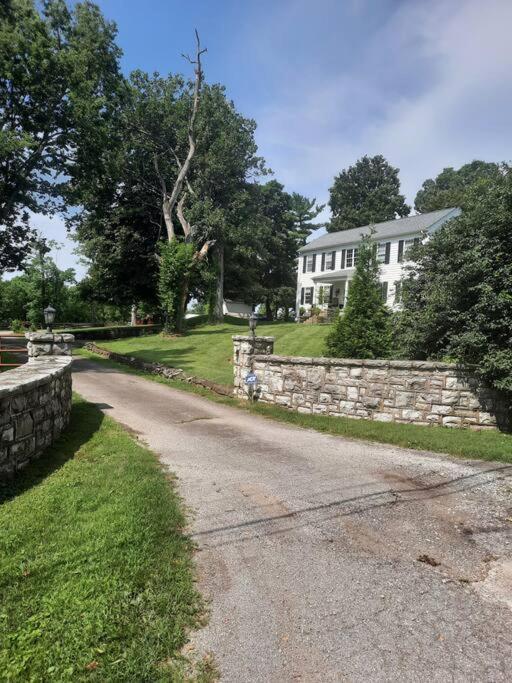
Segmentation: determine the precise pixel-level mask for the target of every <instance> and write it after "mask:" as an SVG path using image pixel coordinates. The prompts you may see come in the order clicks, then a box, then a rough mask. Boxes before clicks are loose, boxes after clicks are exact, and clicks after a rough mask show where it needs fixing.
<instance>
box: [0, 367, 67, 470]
mask: <svg viewBox="0 0 512 683" xmlns="http://www.w3.org/2000/svg"><path fill="white" fill-rule="evenodd" d="M70 412H71V358H69V357H66V356H41V357H34V358H32V360H31V361H30V362H29V363H26V364H25V365H22V366H20V367H19V368H16V369H15V370H9V371H8V372H4V373H2V374H1V375H0V479H4V478H6V477H9V476H12V475H14V474H15V473H16V471H18V470H20V469H22V468H23V467H25V466H26V465H28V464H29V462H30V461H31V460H34V459H35V458H37V457H38V456H39V455H40V454H41V453H42V452H43V450H44V449H45V448H47V447H48V446H49V445H50V444H51V443H52V442H53V441H54V440H55V439H56V438H57V437H58V436H59V435H60V433H61V431H62V430H63V429H64V427H65V426H66V425H67V424H68V422H69V416H70Z"/></svg>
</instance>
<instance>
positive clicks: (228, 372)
mask: <svg viewBox="0 0 512 683" xmlns="http://www.w3.org/2000/svg"><path fill="white" fill-rule="evenodd" d="M328 330H329V326H327V325H297V323H260V324H259V325H258V334H260V335H269V336H273V337H275V338H276V343H275V347H274V352H275V353H278V354H281V355H284V356H321V355H322V354H323V346H324V340H325V336H326V334H327V332H328ZM246 332H248V329H247V326H246V325H245V324H244V325H240V324H233V323H224V324H223V325H203V326H202V327H198V328H197V329H192V330H190V331H189V332H187V334H186V335H185V336H183V337H175V338H169V337H164V336H163V335H151V336H147V337H137V338H131V339H119V340H118V341H111V342H101V346H103V347H105V348H108V349H110V350H111V351H116V352H117V353H125V354H129V355H131V356H136V357H138V358H142V359H143V360H146V361H153V362H158V363H164V364H167V365H172V366H173V367H177V368H182V369H183V370H185V371H186V372H190V373H191V374H193V375H197V376H198V377H204V378H205V379H209V380H211V381H212V382H218V383H219V384H231V383H232V381H233V369H232V356H233V342H232V340H231V336H232V335H233V334H245V333H246Z"/></svg>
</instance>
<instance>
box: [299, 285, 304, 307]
mask: <svg viewBox="0 0 512 683" xmlns="http://www.w3.org/2000/svg"><path fill="white" fill-rule="evenodd" d="M300 303H301V305H302V304H303V303H304V287H301V288H300Z"/></svg>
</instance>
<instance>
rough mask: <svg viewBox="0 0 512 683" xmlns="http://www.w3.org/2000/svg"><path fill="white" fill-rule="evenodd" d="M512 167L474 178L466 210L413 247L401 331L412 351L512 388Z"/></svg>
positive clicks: (505, 388)
mask: <svg viewBox="0 0 512 683" xmlns="http://www.w3.org/2000/svg"><path fill="white" fill-rule="evenodd" d="M511 244H512V172H511V169H510V167H509V166H506V165H503V166H502V167H501V173H500V174H499V175H498V176H497V177H496V178H492V179H491V178H488V179H484V180H481V181H480V182H478V183H476V184H474V185H473V186H472V187H471V188H470V189H469V190H468V191H467V193H466V197H465V202H464V211H463V213H462V215H461V216H459V217H458V218H455V219H453V220H451V221H449V222H448V223H446V224H445V225H443V226H442V228H441V229H440V230H439V231H437V232H436V233H435V234H434V235H433V236H432V237H431V239H430V240H429V241H428V242H427V243H425V244H424V245H418V246H417V247H415V248H414V251H413V252H412V253H411V256H412V258H413V259H414V261H415V262H416V265H415V266H412V267H411V269H410V272H409V275H408V277H407V279H406V280H405V281H404V288H403V291H404V297H403V306H404V309H403V312H402V314H401V315H400V325H399V336H400V340H401V343H402V345H403V348H404V351H405V353H406V354H408V355H409V357H413V358H425V357H429V358H443V357H445V356H449V357H451V358H453V359H455V360H457V361H458V362H459V363H461V364H462V365H464V366H467V367H468V368H471V369H473V370H474V371H475V372H476V373H477V375H478V376H479V377H480V378H481V380H482V381H483V382H485V383H486V384H489V385H491V386H492V387H494V388H496V389H498V390H501V391H504V392H508V394H509V395H510V394H512V250H511Z"/></svg>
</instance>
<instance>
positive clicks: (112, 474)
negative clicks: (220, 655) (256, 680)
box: [0, 397, 208, 681]
mask: <svg viewBox="0 0 512 683" xmlns="http://www.w3.org/2000/svg"><path fill="white" fill-rule="evenodd" d="M0 496H1V498H0V501H1V504H0V529H1V531H0V671H2V680H7V681H82V680H87V681H90V680H93V681H160V680H161V681H169V680H173V681H175V680H181V675H180V673H179V671H181V670H182V668H183V666H185V665H184V664H183V660H180V659H179V658H178V660H176V659H174V660H173V658H175V656H176V654H177V653H178V652H179V651H180V649H181V648H182V646H183V645H184V644H185V643H186V641H187V632H188V631H189V630H190V629H191V628H193V627H195V626H197V625H198V624H199V623H200V622H201V620H202V618H203V617H202V604H201V599H200V596H199V595H198V593H197V591H196V588H195V585H194V577H193V565H192V550H193V548H192V544H191V542H190V540H188V538H187V537H186V536H185V535H184V533H183V531H182V529H183V527H184V525H185V518H184V515H183V511H182V506H181V502H180V500H179V497H178V495H177V493H176V491H175V490H174V487H173V484H172V482H171V481H170V479H169V477H168V476H167V475H166V474H165V473H164V471H163V469H162V467H161V466H160V465H159V463H158V461H157V460H156V457H155V455H154V454H153V453H151V452H150V451H148V450H147V449H145V448H143V447H141V446H140V445H139V444H138V443H136V442H135V441H134V440H133V439H132V438H131V437H130V436H129V435H128V433H127V432H126V431H124V429H123V428H122V427H121V426H120V425H118V424H117V423H115V422H114V421H113V420H111V419H109V418H107V417H103V416H102V414H101V412H100V411H99V410H98V409H97V408H96V407H95V406H93V405H91V404H88V403H86V402H85V401H83V400H81V399H80V398H76V397H75V400H74V404H73V410H72V418H71V423H70V425H69V427H68V429H67V430H66V431H65V433H64V434H63V436H62V437H61V438H60V439H59V441H58V442H57V443H56V444H55V445H54V446H53V447H51V448H50V449H48V450H47V451H46V452H45V453H44V454H43V456H42V457H41V459H40V460H38V461H37V462H36V463H34V464H33V465H31V466H30V467H29V468H27V470H25V471H24V472H23V473H21V474H20V475H19V476H18V477H17V478H16V479H15V480H14V481H13V483H11V484H5V483H4V484H3V485H2V486H1V487H0ZM207 669H208V666H206V665H205V671H206V673H205V678H204V679H203V678H199V680H206V679H207V678H208V676H207V673H208V672H207Z"/></svg>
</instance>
